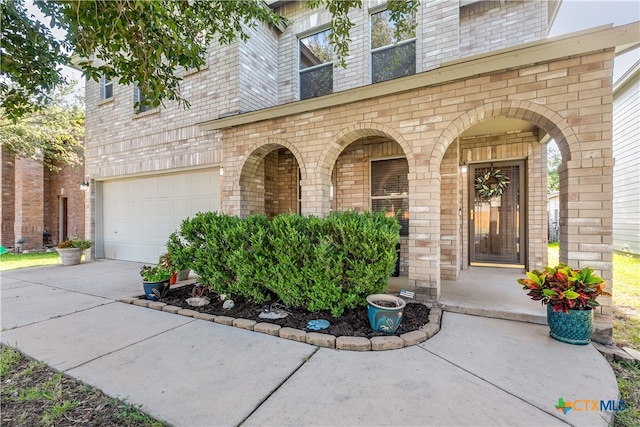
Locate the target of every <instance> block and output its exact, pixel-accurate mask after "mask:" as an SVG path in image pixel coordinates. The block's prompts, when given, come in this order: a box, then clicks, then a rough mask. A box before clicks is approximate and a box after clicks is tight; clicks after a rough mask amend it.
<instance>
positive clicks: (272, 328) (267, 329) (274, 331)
mask: <svg viewBox="0 0 640 427" xmlns="http://www.w3.org/2000/svg"><path fill="white" fill-rule="evenodd" d="M281 328H282V326H280V325H276V324H274V323H256V325H255V326H254V327H253V330H254V331H256V332H260V333H263V334H267V335H273V336H274V337H277V336H279V334H280V329H281Z"/></svg>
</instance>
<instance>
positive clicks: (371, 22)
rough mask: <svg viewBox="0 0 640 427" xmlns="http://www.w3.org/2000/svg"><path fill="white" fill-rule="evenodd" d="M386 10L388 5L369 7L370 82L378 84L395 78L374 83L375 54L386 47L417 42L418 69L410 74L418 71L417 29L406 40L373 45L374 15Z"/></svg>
mask: <svg viewBox="0 0 640 427" xmlns="http://www.w3.org/2000/svg"><path fill="white" fill-rule="evenodd" d="M385 10H389V9H388V7H387V5H386V4H385V5H382V6H380V7H377V8H375V9H369V84H376V83H381V82H385V81H389V80H394V79H387V80H381V81H379V82H376V83H373V54H374V53H376V52H381V51H383V50H385V49H391V48H396V47H400V46H402V45H404V44H407V43H415V44H416V46H415V61H416V64H415V65H416V71H415V73H413V74H409V75H415V74H417V73H418V55H417V53H418V41H417V40H418V32H417V31H416V32H415V33H416V34H415V35H414V36H413V37H412V38H410V39H406V40H402V41H399V42H397V43H391V44H387V45H384V46H380V47H376V48H375V49H374V48H372V47H371V42H372V40H371V33H372V31H373V19H372V18H373V15H375V14H377V13H382V12H384V11H385ZM402 77H407V76H402ZM396 78H401V77H396Z"/></svg>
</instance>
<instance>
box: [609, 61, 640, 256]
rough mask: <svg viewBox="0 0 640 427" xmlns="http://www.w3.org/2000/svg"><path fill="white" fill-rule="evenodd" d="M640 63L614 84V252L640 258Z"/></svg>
mask: <svg viewBox="0 0 640 427" xmlns="http://www.w3.org/2000/svg"><path fill="white" fill-rule="evenodd" d="M639 105H640V61H638V62H636V63H635V64H634V65H633V66H632V67H631V68H630V69H629V70H628V71H627V72H626V73H625V74H624V75H623V76H622V77H620V79H618V81H616V82H615V84H614V85H613V157H614V158H615V160H616V165H615V167H614V169H613V194H614V198H613V249H614V250H617V251H621V252H627V253H632V254H635V255H640V108H639V107H638V106H639Z"/></svg>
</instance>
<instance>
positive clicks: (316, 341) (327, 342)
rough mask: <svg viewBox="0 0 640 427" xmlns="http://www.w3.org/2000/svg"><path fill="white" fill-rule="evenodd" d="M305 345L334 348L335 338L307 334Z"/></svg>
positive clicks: (326, 335)
mask: <svg viewBox="0 0 640 427" xmlns="http://www.w3.org/2000/svg"><path fill="white" fill-rule="evenodd" d="M306 335H307V344H312V345H317V346H318V347H326V348H336V337H335V336H333V335H328V334H321V333H318V332H307V334H306Z"/></svg>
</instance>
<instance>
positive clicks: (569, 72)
mask: <svg viewBox="0 0 640 427" xmlns="http://www.w3.org/2000/svg"><path fill="white" fill-rule="evenodd" d="M612 55H613V53H612V52H611V51H608V52H601V53H594V54H590V55H582V56H578V57H575V58H566V59H562V60H558V61H553V62H549V63H542V64H536V65H532V66H527V67H522V68H520V69H516V70H509V71H503V72H495V73H491V74H489V75H484V76H479V77H472V78H468V79H465V80H461V81H454V82H450V83H446V84H442V85H436V86H432V87H424V88H420V89H415V90H413V91H408V92H404V93H399V94H394V95H389V96H384V97H380V98H372V99H369V100H364V101H359V102H356V103H353V104H351V105H340V106H334V107H331V108H325V109H321V110H317V111H312V112H304V113H299V114H293V115H291V116H289V117H286V118H278V119H275V120H271V121H269V120H266V121H261V122H257V123H254V124H249V125H244V126H238V127H236V128H232V129H227V130H225V131H224V140H225V146H224V149H225V156H224V157H225V183H224V187H223V210H224V211H226V212H229V213H241V214H244V213H245V212H247V210H246V209H245V208H243V207H242V203H243V202H241V198H233V196H234V195H235V194H249V193H250V192H251V191H252V189H251V188H250V187H249V186H248V183H249V182H251V181H250V180H247V179H245V178H242V179H241V177H240V176H239V175H240V171H243V169H245V170H246V168H247V164H249V163H252V162H254V161H256V160H255V159H259V158H261V156H264V155H265V154H264V152H263V150H268V151H270V150H273V149H276V148H278V147H286V148H288V149H289V150H290V151H291V152H292V153H293V154H294V155H295V157H296V159H297V161H298V163H299V165H300V168H301V171H302V174H303V176H302V182H303V199H302V209H303V212H305V213H313V214H317V215H325V214H326V213H328V212H329V210H330V205H329V188H330V184H331V171H332V169H333V168H334V167H335V168H336V171H337V172H338V174H339V175H340V174H342V175H343V176H342V179H343V182H348V183H349V184H348V185H349V187H350V191H351V192H352V193H354V194H356V195H357V194H366V193H365V192H364V190H363V189H364V188H365V185H364V184H363V183H361V182H359V180H362V179H364V178H363V176H364V174H363V173H362V172H361V171H360V172H358V171H357V170H356V169H355V168H354V167H353V166H348V165H349V163H348V162H351V165H353V164H355V163H356V162H355V161H354V160H355V156H356V155H357V156H362V157H364V152H358V150H363V149H364V148H359V145H358V144H362V142H363V141H362V140H363V139H365V138H369V137H384V138H386V139H387V140H393V141H395V142H396V143H397V144H398V146H400V147H401V149H402V153H404V155H405V156H406V158H407V160H408V162H409V170H410V172H409V185H410V189H409V193H410V211H411V212H410V221H411V225H410V236H411V237H410V238H409V241H408V247H409V251H408V262H409V266H408V274H409V282H410V284H411V286H413V287H414V288H415V289H416V291H417V292H418V294H420V295H421V297H423V298H430V299H434V300H435V299H437V298H438V297H439V286H440V280H441V274H442V259H441V258H442V253H443V247H442V245H443V244H449V245H450V246H449V247H446V246H445V248H444V249H445V252H447V251H448V252H447V253H449V254H453V253H459V252H460V248H459V247H458V246H455V245H461V244H464V242H465V240H466V236H464V235H463V236H462V237H461V238H460V239H459V241H458V242H456V243H455V244H452V242H445V241H444V240H443V239H442V236H443V234H444V233H449V235H451V233H452V231H453V230H455V228H456V227H457V226H456V225H455V224H456V223H455V221H452V222H451V224H449V228H448V229H447V228H445V229H444V231H443V225H442V224H441V221H442V213H443V212H442V209H443V206H448V208H447V209H448V210H449V211H448V212H445V215H447V214H448V215H452V212H453V210H454V206H455V203H453V202H451V201H447V200H445V199H446V197H445V196H444V195H443V194H441V193H440V191H441V188H443V185H445V188H446V185H448V183H447V182H446V180H445V182H444V184H443V178H442V174H443V173H444V172H447V171H449V175H451V174H453V172H452V168H453V166H454V165H455V162H454V161H452V158H451V157H448V156H446V157H445V153H446V152H447V149H448V148H449V147H450V146H451V144H453V143H454V141H455V140H456V138H457V137H458V136H460V135H461V134H462V133H463V132H464V131H465V130H466V129H468V128H470V127H472V125H474V124H476V123H479V122H482V121H486V120H491V119H492V118H497V117H507V118H515V119H521V120H526V121H528V122H530V123H531V124H533V125H535V126H537V127H539V128H541V129H542V130H543V131H544V132H547V133H549V134H550V135H551V136H552V137H553V138H555V140H556V142H557V143H558V145H559V146H562V147H563V148H562V149H561V151H563V157H564V158H565V159H567V165H568V167H569V170H570V172H568V175H572V176H576V174H577V173H578V170H579V168H580V167H584V166H585V165H587V164H589V165H591V167H594V168H598V169H597V170H598V173H597V175H601V176H605V175H606V172H607V169H606V168H607V167H608V166H607V165H609V164H610V163H611V162H612V160H611V158H610V156H611V150H610V144H611V135H610V125H606V124H602V121H603V120H604V121H606V120H607V118H608V117H610V109H611V100H612V96H611V94H610V93H611V82H610V79H607V78H606V77H605V76H606V75H607V73H610V67H611V59H612ZM588 70H590V71H588ZM608 128H609V130H607V129H608ZM249 135H250V136H251V137H250V138H249V139H248V136H249ZM509 138H510V139H513V138H514V136H513V135H510V136H509ZM515 138H521V139H522V143H520V142H518V141H513V142H515V144H514V143H513V142H508V143H507V142H500V136H497V137H494V138H493V139H492V142H491V147H485V148H483V149H480V150H479V152H478V153H480V152H482V153H484V154H483V156H484V157H482V159H488V158H491V159H506V158H514V157H517V158H523V159H526V160H527V164H528V165H529V166H528V168H529V170H528V174H529V176H528V179H529V180H530V186H529V189H528V197H529V199H528V202H529V203H528V206H529V209H532V208H533V207H534V206H545V202H544V198H545V192H544V190H543V189H544V188H545V181H544V180H545V179H546V174H545V173H544V157H543V156H544V154H543V152H544V147H543V146H538V145H535V144H536V143H533V142H532V140H533V135H532V134H529V135H521V136H516V137H515ZM354 143H355V144H354ZM487 144H489V143H488V142H487ZM494 145H495V147H494ZM525 147H526V148H525ZM468 153H471V154H466V153H464V154H463V155H464V156H471V157H470V158H468V157H465V158H468V159H469V160H474V159H475V157H474V156H476V154H475V152H474V151H473V150H470V151H468ZM477 156H478V158H477V160H480V159H481V157H480V154H477ZM447 162H449V164H448V166H447ZM243 165H244V166H243ZM577 165H580V166H577ZM447 168H448V169H447ZM577 168H578V169H577ZM340 170H342V172H341V171H340ZM226 171H230V172H229V173H228V174H227V172H226ZM243 173H244V172H243ZM589 173H590V174H591V175H594V174H595V171H594V170H591V171H590V172H589ZM345 178H346V179H347V180H346V181H345ZM349 179H350V180H349ZM579 179H583V180H586V178H579ZM604 179H606V178H604ZM340 180H341V177H340V176H338V177H337V182H338V183H339V182H340ZM576 180H577V176H576V178H573V179H571V178H567V181H566V182H567V183H569V182H571V183H573V182H576ZM338 185H339V184H338ZM568 185H569V184H567V186H565V188H564V190H563V191H564V192H565V197H566V196H567V195H568V194H569V193H571V201H572V200H573V199H575V198H576V197H578V196H577V194H576V191H575V190H574V191H569V190H568ZM460 187H462V188H459V189H458V191H462V192H463V200H464V199H465V198H466V194H464V191H465V186H464V185H461V186H460ZM359 188H360V190H359ZM434 189H436V190H435V191H434ZM585 190H586V191H587V192H588V193H589V194H590V196H587V195H585V194H584V191H585ZM606 191H607V188H606V183H596V184H594V185H593V186H588V187H584V186H581V187H580V196H579V198H580V199H585V198H588V197H603V196H601V194H602V193H603V192H605V193H606ZM561 193H562V191H561ZM596 195H597V196H596ZM342 197H344V193H341V189H340V188H337V189H336V198H337V204H338V208H340V206H341V203H343V200H342V199H341V198H342ZM607 197H608V198H609V199H610V197H611V195H610V194H609V195H608V196H606V197H605V198H607ZM258 198H259V197H258ZM356 198H357V197H356ZM242 200H244V199H242ZM571 201H570V200H569V199H567V201H566V202H565V203H567V204H570V203H571ZM447 203H449V204H447ZM607 203H610V202H607V201H605V200H603V201H602V202H598V207H599V208H601V209H597V210H594V211H592V212H589V213H588V215H589V217H591V216H592V215H593V218H594V219H593V220H585V219H579V218H578V215H579V213H578V211H573V210H571V209H567V210H565V211H564V215H565V222H566V223H567V224H576V225H575V227H577V226H578V224H580V223H584V221H586V222H589V221H591V222H595V221H597V222H598V224H599V226H600V227H603V228H597V229H596V228H591V227H586V228H580V229H577V228H576V233H575V234H573V233H566V230H568V229H569V227H570V226H567V227H565V228H564V229H563V230H565V234H564V235H563V237H562V239H564V240H563V241H562V243H561V245H563V244H564V245H566V247H567V248H569V249H568V250H567V251H566V252H564V253H563V256H564V260H565V261H568V262H570V263H572V264H579V263H580V264H583V263H584V262H585V261H583V260H582V261H581V260H580V257H581V254H583V253H584V252H582V250H587V249H588V250H589V251H591V250H592V251H593V253H594V256H595V254H598V256H606V255H600V254H601V253H604V254H606V245H607V242H606V239H610V230H609V231H607V228H606V224H605V223H606V221H607V220H606V218H610V206H609V204H607ZM358 204H360V205H361V206H362V207H364V206H365V202H364V201H362V200H361V201H358V200H354V201H353V203H350V205H352V206H353V205H356V207H357V208H358ZM575 206H582V207H583V209H586V208H587V207H592V205H588V206H587V205H586V204H584V205H575ZM583 212H584V210H583ZM528 213H529V215H528V218H529V223H528V227H529V247H528V254H529V258H528V265H527V267H528V268H533V267H537V266H540V265H542V264H543V263H544V259H545V258H544V257H545V253H546V238H547V233H546V227H547V224H546V220H545V218H546V216H545V215H539V212H537V211H529V212H528ZM596 217H597V218H598V219H597V220H596V219H595V218H596ZM601 218H604V219H601ZM460 228H462V230H464V227H460ZM580 232H582V234H580ZM585 233H586V234H588V235H589V236H587V235H585ZM607 233H608V234H609V235H608V234H607ZM562 239H561V240H562ZM591 240H598V241H599V245H595V246H587V245H585V243H584V242H586V241H591ZM574 242H575V243H574ZM578 242H583V243H578ZM451 245H453V246H451ZM598 250H602V252H601V253H599V252H598ZM462 252H463V253H465V252H466V251H464V250H463V251H462ZM607 262H609V261H607V260H606V259H605V260H603V263H596V265H594V267H595V268H597V269H600V271H599V272H600V273H603V274H604V276H605V277H606V276H607V275H610V263H609V264H607ZM455 264H456V265H457V263H455ZM447 268H448V269H449V270H451V271H453V272H454V273H455V266H454V264H452V263H451V262H449V266H448V267H447ZM452 269H453V270H452ZM445 270H446V269H445Z"/></svg>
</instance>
